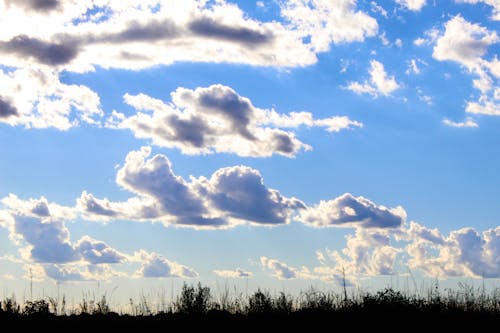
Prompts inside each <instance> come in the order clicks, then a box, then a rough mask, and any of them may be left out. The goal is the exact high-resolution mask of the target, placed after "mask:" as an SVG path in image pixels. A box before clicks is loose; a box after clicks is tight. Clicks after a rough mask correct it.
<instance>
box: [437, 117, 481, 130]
mask: <svg viewBox="0 0 500 333" xmlns="http://www.w3.org/2000/svg"><path fill="white" fill-rule="evenodd" d="M443 124H445V125H446V126H450V127H456V128H477V127H479V125H478V124H477V123H476V122H475V121H474V120H473V119H472V118H467V119H465V120H464V121H453V120H450V119H447V118H445V119H443Z"/></svg>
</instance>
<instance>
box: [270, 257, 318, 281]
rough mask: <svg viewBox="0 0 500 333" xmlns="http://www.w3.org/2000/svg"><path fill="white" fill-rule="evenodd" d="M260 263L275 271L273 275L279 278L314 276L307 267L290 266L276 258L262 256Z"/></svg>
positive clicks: (309, 277) (306, 277)
mask: <svg viewBox="0 0 500 333" xmlns="http://www.w3.org/2000/svg"><path fill="white" fill-rule="evenodd" d="M260 264H261V265H262V267H263V268H265V269H268V270H271V271H272V272H273V276H274V277H276V278H277V279H279V280H290V279H305V280H309V279H312V278H314V276H313V275H312V274H311V272H310V271H309V269H307V268H306V267H302V268H301V269H298V268H294V267H290V266H288V265H287V264H285V263H283V262H281V261H279V260H276V259H270V258H267V257H260Z"/></svg>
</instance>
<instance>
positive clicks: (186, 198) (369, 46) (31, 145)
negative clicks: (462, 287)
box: [0, 0, 500, 300]
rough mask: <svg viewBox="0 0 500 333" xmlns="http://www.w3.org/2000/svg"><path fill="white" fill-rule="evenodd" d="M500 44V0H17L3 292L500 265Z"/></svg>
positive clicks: (387, 274) (492, 270) (275, 285)
mask: <svg viewBox="0 0 500 333" xmlns="http://www.w3.org/2000/svg"><path fill="white" fill-rule="evenodd" d="M499 51H500V2H499V1H497V0H448V1H430V0H427V1H426V0H395V1H380V0H379V1H355V0H289V1H285V0H268V1H229V0H227V1H225V0H213V1H204V0H186V1H173V0H142V1H138V0H122V1H110V0H94V1H76V0H64V1H63V0H28V1H21V0H0V156H1V160H0V286H2V291H3V292H4V293H10V292H16V293H17V294H20V295H25V296H26V295H27V294H26V293H27V288H28V286H29V280H30V274H31V276H32V278H33V280H34V281H35V283H36V293H37V294H38V295H40V294H41V293H45V292H47V293H53V292H54V291H55V290H56V288H64V290H65V292H68V293H72V294H74V295H80V294H81V291H82V290H87V289H89V288H90V289H91V288H94V287H95V286H96V285H97V284H98V285H99V288H103V290H104V289H107V290H112V289H115V290H116V294H118V296H116V297H117V298H120V297H121V298H123V299H125V300H126V299H128V297H129V296H132V294H134V293H137V292H138V291H139V290H141V291H144V290H149V289H150V288H156V287H158V286H161V287H162V288H167V289H168V288H170V287H171V286H173V285H175V286H177V287H178V286H180V285H181V284H182V282H183V281H188V282H190V283H195V282H197V281H201V282H203V283H206V284H208V285H211V286H215V285H217V286H220V285H221V284H229V285H235V286H237V287H238V288H239V289H241V290H244V289H247V288H249V286H250V288H256V287H262V288H269V289H283V288H285V289H289V290H300V289H305V288H307V287H309V286H311V285H314V286H320V287H321V288H336V287H338V286H339V283H341V281H342V279H343V276H344V273H345V277H346V279H347V281H348V282H349V284H350V285H352V286H358V287H361V288H371V287H379V286H383V285H385V284H387V283H397V284H398V285H399V284H401V287H402V286H403V284H404V283H406V284H407V283H408V276H411V278H412V279H417V281H416V282H412V284H414V283H420V282H421V281H429V280H430V281H432V280H433V279H438V280H439V281H440V282H441V283H443V284H444V285H447V286H451V287H453V286H454V285H456V282H457V281H464V280H465V281H475V280H476V279H484V280H485V281H486V283H488V285H491V286H496V284H497V283H498V279H499V278H500V226H499V222H498V221H499V216H500V202H499V201H500V186H499V185H500V176H499V175H498V172H499V171H498V170H500V150H499V148H498V147H500V135H499V128H500V117H499V116H500V59H499V57H498V54H499ZM395 281H397V282H395ZM214 283H215V284H214Z"/></svg>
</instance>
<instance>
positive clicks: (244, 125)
mask: <svg viewBox="0 0 500 333" xmlns="http://www.w3.org/2000/svg"><path fill="white" fill-rule="evenodd" d="M124 99H125V102H126V103H127V104H129V105H131V106H132V107H134V108H135V109H136V110H138V113H137V114H136V115H133V116H130V117H128V118H127V117H125V115H123V114H120V113H115V114H114V116H113V118H112V119H111V120H110V122H109V126H112V127H117V128H124V129H130V130H131V131H132V132H133V133H134V135H135V136H136V137H138V138H145V139H151V141H152V143H154V144H155V145H158V146H161V147H168V148H178V149H180V150H181V151H182V152H183V153H185V154H208V153H214V152H217V153H234V154H237V155H240V156H251V157H269V156H271V155H273V154H279V155H284V156H288V157H293V156H295V155H297V154H298V153H299V152H300V151H302V150H309V149H311V147H310V146H309V145H307V144H304V143H303V142H301V141H299V140H298V139H297V138H296V137H295V133H294V132H292V131H290V130H288V131H285V130H284V129H285V128H295V127H298V126H301V125H302V126H307V127H313V126H315V127H324V128H326V130H327V131H330V132H338V131H340V130H343V129H350V128H355V127H362V124H361V123H359V122H356V121H352V120H350V119H349V118H348V117H346V116H343V117H330V118H325V119H314V118H313V116H312V114H311V113H309V112H295V113H291V114H289V115H285V114H279V113H277V112H276V111H274V110H266V109H260V108H257V107H255V106H254V105H253V104H252V102H251V101H250V100H249V99H248V98H246V97H243V96H240V95H239V94H238V93H237V92H236V91H234V90H233V89H232V88H230V87H227V86H223V85H212V86H209V87H206V88H196V89H195V90H191V89H186V88H177V90H175V91H174V92H173V93H172V94H171V99H172V103H171V104H166V103H164V102H163V101H161V100H158V99H154V98H152V97H149V96H147V95H144V94H139V95H135V96H132V95H129V94H126V95H125V96H124Z"/></svg>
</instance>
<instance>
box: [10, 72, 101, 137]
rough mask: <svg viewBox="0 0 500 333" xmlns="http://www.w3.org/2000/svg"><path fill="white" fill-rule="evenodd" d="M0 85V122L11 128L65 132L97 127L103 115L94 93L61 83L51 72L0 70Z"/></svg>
mask: <svg viewBox="0 0 500 333" xmlns="http://www.w3.org/2000/svg"><path fill="white" fill-rule="evenodd" d="M0 85H1V86H2V94H3V95H2V97H1V98H0V122H4V123H7V124H10V125H12V126H24V127H26V128H56V129H59V130H68V129H70V128H71V127H74V126H77V125H78V124H80V123H87V124H98V123H99V118H100V117H101V116H102V115H103V111H102V110H101V105H100V98H99V96H98V95H97V94H96V93H95V92H94V91H92V90H91V89H89V88H88V87H85V86H81V85H68V84H64V83H62V82H60V80H59V77H58V73H57V72H56V71H55V70H52V69H48V68H42V67H33V66H27V67H25V68H23V69H17V70H11V71H8V72H4V71H2V70H1V69H0ZM7 96H8V97H7ZM9 115H10V116H9Z"/></svg>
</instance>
